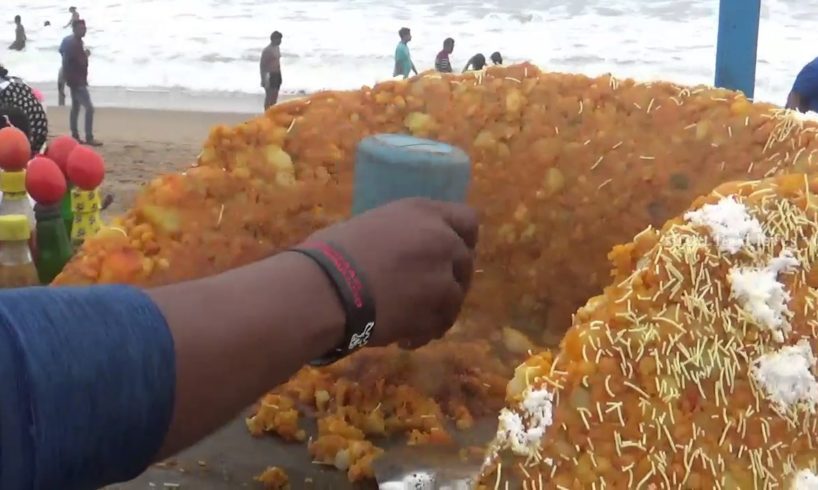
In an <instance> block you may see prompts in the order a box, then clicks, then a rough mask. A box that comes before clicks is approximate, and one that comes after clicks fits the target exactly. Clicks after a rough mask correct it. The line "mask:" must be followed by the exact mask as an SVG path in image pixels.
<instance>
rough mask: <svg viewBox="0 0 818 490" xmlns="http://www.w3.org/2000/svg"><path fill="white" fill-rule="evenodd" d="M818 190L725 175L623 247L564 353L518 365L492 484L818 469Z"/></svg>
mask: <svg viewBox="0 0 818 490" xmlns="http://www.w3.org/2000/svg"><path fill="white" fill-rule="evenodd" d="M817 192H818V176H815V175H813V176H808V175H806V174H792V175H786V176H782V177H778V178H771V179H769V180H763V181H751V182H734V183H728V184H724V185H722V186H720V187H718V188H717V189H716V190H715V191H713V193H712V194H710V195H709V196H707V197H704V198H701V199H698V200H696V201H695V202H694V204H693V206H692V207H691V208H690V211H689V212H688V213H685V214H683V215H682V216H680V217H677V218H674V219H672V220H670V221H668V222H667V223H666V224H665V225H664V226H663V227H662V228H661V230H654V229H652V228H647V229H645V230H644V231H643V232H642V233H640V234H638V235H637V236H636V238H635V239H634V240H633V241H632V242H631V243H628V244H626V245H624V246H619V247H616V248H614V250H613V252H612V253H611V256H610V258H611V262H612V263H613V264H614V280H613V282H612V284H611V285H610V286H609V287H607V288H606V289H605V292H604V293H603V294H602V295H601V296H597V297H594V298H591V299H590V300H589V301H588V303H587V304H586V305H585V306H584V307H583V308H581V309H580V310H579V311H578V312H577V315H576V317H575V321H574V324H573V326H572V327H571V328H570V329H569V331H568V332H567V334H566V336H565V338H564V339H563V341H562V344H561V346H560V350H559V351H558V352H557V353H556V355H554V356H552V354H551V353H545V354H537V355H534V356H532V357H531V358H530V359H528V360H527V361H526V362H525V363H523V364H522V365H521V366H520V367H519V368H518V369H517V372H516V375H515V377H514V379H513V380H512V381H511V382H510V384H509V387H508V388H509V392H508V408H505V409H503V410H502V411H501V414H500V419H499V420H500V424H499V428H498V433H497V437H496V439H495V441H494V443H493V446H492V450H491V451H490V454H489V457H488V459H487V462H486V465H485V468H484V474H483V477H482V481H481V486H480V487H479V488H485V489H489V488H492V489H493V488H514V489H518V488H529V489H530V488H572V489H573V488H617V489H618V488H622V489H625V488H772V487H780V488H793V487H792V486H791V485H792V481H793V479H795V478H797V477H803V478H818V477H816V476H815V475H814V473H812V472H813V470H814V469H815V468H816V464H818V449H816V441H815V437H816V428H815V424H816V419H815V408H816V406H818V380H817V379H816V366H815V362H816V359H815V356H814V352H815V351H816V349H818V331H817V330H816V329H818V321H817V320H816V313H818V302H816V299H818V280H816V277H817V276H815V273H814V267H815V265H816V260H818V246H816V244H818V208H816V207H815V203H816V198H815V197H814V196H815V195H816V193H817ZM799 488H800V487H799ZM804 488H807V487H804Z"/></svg>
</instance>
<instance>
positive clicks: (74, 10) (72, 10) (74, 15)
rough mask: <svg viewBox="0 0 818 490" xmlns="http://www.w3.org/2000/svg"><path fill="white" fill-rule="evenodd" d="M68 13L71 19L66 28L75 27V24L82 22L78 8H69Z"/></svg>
mask: <svg viewBox="0 0 818 490" xmlns="http://www.w3.org/2000/svg"><path fill="white" fill-rule="evenodd" d="M68 12H69V13H70V14H71V19H70V20H69V21H68V24H65V25H64V26H63V28H65V27H71V26H73V25H74V22H76V21H78V20H80V13H79V11H78V10H77V7H68Z"/></svg>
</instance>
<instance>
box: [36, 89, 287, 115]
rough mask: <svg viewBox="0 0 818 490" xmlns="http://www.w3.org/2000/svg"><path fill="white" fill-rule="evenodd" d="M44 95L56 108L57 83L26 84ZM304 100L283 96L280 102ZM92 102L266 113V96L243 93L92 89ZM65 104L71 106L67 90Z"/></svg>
mask: <svg viewBox="0 0 818 490" xmlns="http://www.w3.org/2000/svg"><path fill="white" fill-rule="evenodd" d="M26 82H27V83H29V84H30V85H31V86H32V87H35V88H37V89H39V90H41V91H42V92H43V95H45V99H46V104H48V107H57V102H58V99H57V84H56V82H35V81H30V80H26ZM297 97H303V95H294V94H282V95H281V96H280V97H279V102H284V101H286V100H290V99H294V98H297ZM91 98H92V100H93V101H94V105H95V106H96V107H107V108H117V109H149V110H157V111H184V112H208V113H226V114H236V113H238V114H250V115H252V114H261V113H262V112H263V110H264V94H263V92H262V91H261V88H259V93H257V94H248V93H240V92H199V91H194V90H187V89H182V88H167V89H165V88H153V89H130V88H125V87H94V86H92V87H91ZM66 103H67V104H68V105H70V104H71V95H70V92H69V91H68V90H67V89H66Z"/></svg>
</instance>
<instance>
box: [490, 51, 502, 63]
mask: <svg viewBox="0 0 818 490" xmlns="http://www.w3.org/2000/svg"><path fill="white" fill-rule="evenodd" d="M491 62H492V63H493V64H494V65H502V64H503V55H501V54H500V52H499V51H495V52H493V53H491Z"/></svg>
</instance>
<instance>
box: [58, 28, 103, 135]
mask: <svg viewBox="0 0 818 490" xmlns="http://www.w3.org/2000/svg"><path fill="white" fill-rule="evenodd" d="M72 30H73V31H74V34H73V35H72V36H70V37H68V38H66V40H65V41H64V45H63V47H62V68H63V74H64V75H65V84H66V85H68V88H69V89H70V90H71V115H70V119H69V123H70V126H71V136H73V137H74V139H76V140H78V141H81V140H80V133H79V129H78V128H77V119H78V118H79V115H80V108H84V109H85V144H87V145H89V146H102V143H100V142H99V141H97V140H96V139H94V104H93V103H92V102H91V93H90V92H89V91H88V55H89V54H90V53H89V51H88V50H87V49H85V42H84V41H83V39H84V38H85V33H86V26H85V21H84V20H78V21H76V22H74V24H73V25H72Z"/></svg>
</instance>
